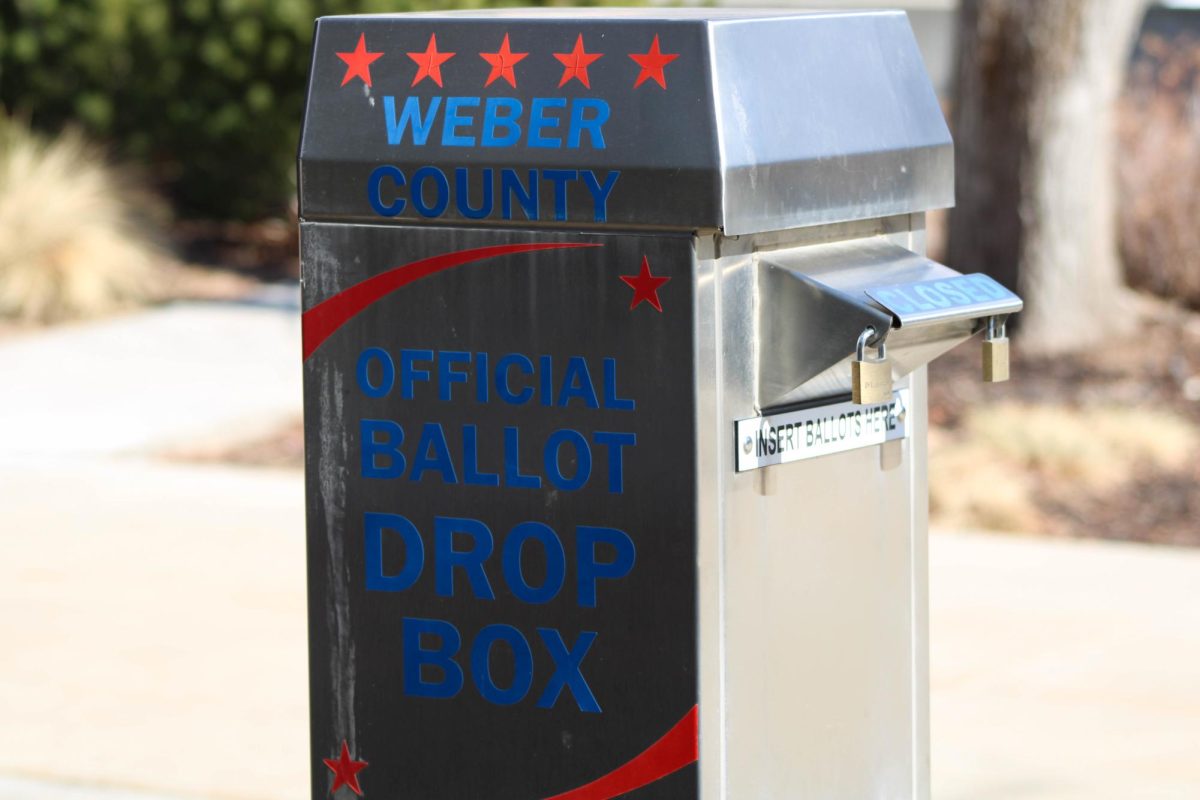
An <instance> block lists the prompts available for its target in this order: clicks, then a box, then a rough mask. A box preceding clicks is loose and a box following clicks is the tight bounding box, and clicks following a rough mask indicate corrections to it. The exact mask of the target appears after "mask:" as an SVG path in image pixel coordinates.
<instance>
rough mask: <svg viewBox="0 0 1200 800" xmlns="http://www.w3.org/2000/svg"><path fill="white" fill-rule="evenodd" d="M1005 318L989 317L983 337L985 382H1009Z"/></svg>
mask: <svg viewBox="0 0 1200 800" xmlns="http://www.w3.org/2000/svg"><path fill="white" fill-rule="evenodd" d="M1004 323H1005V320H1004V318H1003V317H999V318H997V317H988V321H987V333H986V334H984V337H983V380H984V382H985V383H1000V382H1001V381H1006V380H1008V336H1007V335H1006V334H1005V324H1004Z"/></svg>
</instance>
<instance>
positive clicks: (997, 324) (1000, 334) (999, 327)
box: [984, 314, 1008, 339]
mask: <svg viewBox="0 0 1200 800" xmlns="http://www.w3.org/2000/svg"><path fill="white" fill-rule="evenodd" d="M1007 327H1008V315H1007V314H996V315H993V316H990V317H988V318H987V332H986V333H985V334H984V338H985V339H1003V338H1005V337H1006V336H1008V332H1007V330H1006V329H1007Z"/></svg>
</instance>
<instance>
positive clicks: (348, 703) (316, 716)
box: [301, 36, 698, 800]
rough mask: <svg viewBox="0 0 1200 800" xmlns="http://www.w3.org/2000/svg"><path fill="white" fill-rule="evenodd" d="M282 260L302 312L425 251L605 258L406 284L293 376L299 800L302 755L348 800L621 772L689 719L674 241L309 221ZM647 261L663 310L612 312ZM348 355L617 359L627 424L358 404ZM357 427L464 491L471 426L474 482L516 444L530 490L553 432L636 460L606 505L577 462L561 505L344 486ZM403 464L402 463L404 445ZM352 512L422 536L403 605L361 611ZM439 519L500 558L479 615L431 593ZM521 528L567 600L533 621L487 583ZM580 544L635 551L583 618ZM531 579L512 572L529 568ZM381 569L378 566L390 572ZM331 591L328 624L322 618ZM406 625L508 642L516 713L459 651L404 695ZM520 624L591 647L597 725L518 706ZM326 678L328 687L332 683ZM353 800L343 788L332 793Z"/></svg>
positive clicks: (464, 402) (560, 361)
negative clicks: (445, 684) (510, 250)
mask: <svg viewBox="0 0 1200 800" xmlns="http://www.w3.org/2000/svg"><path fill="white" fill-rule="evenodd" d="M439 41H441V37H440V36H439ZM446 42H447V44H449V42H450V37H449V36H448V37H447V39H446ZM301 241H302V259H303V272H304V304H305V308H311V307H312V306H313V305H314V304H316V303H317V302H319V301H321V300H323V299H326V298H327V297H329V296H331V295H333V294H334V293H336V292H338V291H340V290H343V289H345V288H347V287H349V286H351V285H353V284H355V283H357V282H359V281H361V280H363V279H365V278H367V277H369V276H371V275H374V274H378V273H380V272H382V271H384V270H387V269H388V268H391V267H395V266H398V265H400V264H404V263H408V262H411V261H413V260H416V259H418V258H423V257H427V256H432V255H436V254H439V253H445V252H450V251H457V250H462V249H466V248H470V247H479V246H486V245H494V244H508V243H521V242H527V241H563V242H589V243H598V244H600V245H602V246H601V247H597V248H593V249H581V250H561V251H549V252H540V253H533V254H524V255H513V256H502V257H498V258H494V259H490V260H487V261H481V262H478V263H473V264H468V265H465V266H461V267H457V268H455V269H451V270H448V271H445V272H441V273H438V274H436V275H433V276H430V277H428V278H425V279H423V280H420V281H417V282H415V283H412V284H410V285H408V286H406V287H404V288H402V289H400V290H398V291H396V292H394V293H393V294H391V295H390V296H388V297H386V298H385V299H383V300H381V301H379V302H378V303H376V304H374V305H373V306H371V307H369V308H368V309H367V310H366V311H364V312H363V313H362V314H361V315H360V316H358V317H357V318H355V319H353V320H352V321H350V322H349V323H348V324H347V325H346V326H344V327H343V328H342V329H341V330H339V331H337V332H336V333H334V334H333V335H332V336H331V337H330V338H329V339H328V340H327V341H326V342H325V343H324V345H323V346H321V347H320V348H319V349H318V350H317V351H316V352H315V354H314V355H312V356H311V357H310V358H309V359H308V360H307V361H306V363H305V367H304V373H305V406H306V434H307V459H308V474H307V483H308V574H309V614H310V616H309V627H310V678H311V709H312V710H311V719H312V762H311V768H312V792H313V795H312V796H313V797H314V798H323V797H328V796H329V788H330V779H331V775H332V774H331V772H330V771H329V770H328V769H327V768H326V767H325V766H324V765H323V764H322V763H321V759H322V758H333V757H335V756H336V754H337V752H338V750H339V748H340V745H341V741H342V739H343V738H346V739H348V740H349V741H350V743H351V746H352V752H353V755H354V756H355V757H356V758H359V759H363V760H366V761H368V762H369V766H368V767H367V768H366V769H365V770H364V771H362V772H361V773H360V774H359V778H360V780H361V784H362V788H363V790H364V793H365V796H366V797H367V798H368V799H369V798H376V799H377V800H378V799H380V798H396V799H397V800H399V799H400V798H421V799H422V800H464V798H493V799H494V800H537V799H538V798H545V797H548V796H551V795H554V794H556V793H559V792H562V791H566V790H568V789H572V788H575V787H577V786H580V785H583V784H585V783H588V782H590V781H592V780H594V779H596V778H597V777H600V776H601V775H604V774H605V773H608V772H609V771H611V770H613V769H614V768H616V767H618V766H620V765H622V764H624V763H625V762H627V761H628V760H629V759H631V758H632V757H634V756H636V755H637V754H638V753H640V752H641V751H643V750H644V749H645V748H646V747H647V746H649V745H650V744H651V743H653V742H654V741H655V740H657V739H658V738H659V737H660V736H662V735H663V734H664V733H666V732H667V731H668V729H670V728H671V726H672V725H674V724H675V723H676V722H678V721H679V720H680V719H681V718H682V717H684V715H685V714H686V713H687V712H688V711H689V710H690V709H691V708H692V707H693V706H694V705H695V703H696V702H697V682H696V680H697V679H696V634H695V615H696V600H695V561H696V548H695V525H696V519H695V507H696V497H695V491H696V489H695V486H696V475H695V455H696V454H695V445H694V442H695V430H694V426H695V408H694V401H693V385H694V363H693V361H694V359H693V333H692V330H693V317H694V313H695V311H694V308H693V291H694V284H693V280H694V278H693V260H694V256H693V250H692V240H691V239H690V238H689V237H684V236H673V235H666V236H663V235H660V236H653V237H652V236H641V235H600V234H580V233H565V232H564V233H557V232H549V231H512V230H490V231H489V230H478V229H474V230H448V229H445V228H437V229H431V228H414V227H403V226H390V227H388V226H348V225H327V224H313V223H306V224H304V225H303V227H302V236H301ZM643 256H645V257H647V258H648V259H649V264H650V266H651V269H652V270H653V272H654V273H655V274H657V275H666V276H669V277H670V278H671V280H670V281H669V282H668V283H667V284H665V285H664V286H663V287H662V288H661V289H660V290H659V297H660V298H661V301H662V304H663V308H664V310H663V312H662V313H659V312H658V311H656V310H655V309H653V308H652V307H650V305H648V304H646V303H643V304H641V305H640V306H639V307H638V308H636V309H633V310H630V308H629V304H630V300H631V298H632V295H633V292H632V290H631V289H630V288H629V287H628V286H626V285H625V284H624V283H623V282H621V280H620V279H619V276H620V275H631V274H636V273H637V271H638V268H639V266H640V264H641V259H642V257H643ZM368 346H378V347H382V348H385V349H387V350H388V351H389V352H391V353H392V354H393V356H394V357H395V358H396V359H397V365H398V357H399V356H398V353H399V350H400V349H401V348H424V349H430V350H447V349H453V350H465V351H470V352H479V351H486V352H488V353H490V354H492V363H493V364H494V363H495V359H496V358H497V357H498V356H499V355H500V354H504V353H509V352H517V353H524V354H526V355H528V356H530V357H532V358H535V359H536V356H538V355H541V354H550V355H552V356H553V357H554V359H555V364H556V366H557V369H558V370H560V371H561V369H562V367H563V365H565V363H566V359H567V357H569V356H572V355H582V356H585V357H586V358H587V359H588V363H589V366H591V367H593V373H594V374H593V378H594V379H595V380H596V381H597V383H599V382H600V375H599V365H600V363H601V361H602V359H603V358H605V357H614V358H617V359H618V361H619V373H618V375H619V383H618V387H619V392H620V394H621V396H623V397H632V398H634V399H635V400H636V402H637V409H636V411H633V412H628V411H615V410H592V409H588V408H584V407H582V406H581V404H580V403H578V402H574V403H572V404H571V405H570V407H567V408H557V407H554V408H546V407H543V406H542V405H540V404H537V403H536V402H535V403H534V404H531V405H527V406H513V405H508V404H506V403H504V402H502V401H499V400H498V399H497V398H495V397H494V396H493V400H492V401H491V402H489V403H486V404H480V403H478V402H476V401H475V399H474V393H473V389H474V382H473V381H472V382H471V383H469V384H467V385H466V387H463V386H456V387H455V390H456V392H461V399H456V400H455V401H454V402H450V403H445V402H440V401H438V400H437V398H436V385H434V384H418V393H417V396H416V397H415V398H414V399H413V400H402V399H399V397H398V396H396V395H392V396H389V397H387V398H382V399H370V398H367V397H365V396H364V395H363V394H362V393H361V392H360V391H359V390H358V389H357V386H356V383H355V374H354V371H355V364H356V361H357V359H358V356H359V354H360V353H361V352H362V350H363V348H365V347H368ZM464 388H466V389H467V391H462V390H463V389H464ZM597 388H598V390H599V386H598V387H597ZM493 395H494V393H493ZM322 408H324V409H325V411H324V412H322V410H321V409H322ZM363 417H369V418H386V419H393V420H396V421H398V422H399V423H400V424H401V425H403V426H404V428H405V432H406V435H408V436H411V437H415V436H416V435H417V434H418V432H419V429H420V425H421V424H422V423H425V422H440V423H441V424H442V425H443V426H444V428H445V430H446V434H447V438H448V441H449V444H450V449H451V453H452V454H454V458H455V463H456V466H458V467H459V469H460V473H461V462H460V459H459V455H458V451H459V447H460V446H461V429H462V425H463V424H467V423H470V424H475V425H477V426H478V428H479V437H480V463H481V464H482V465H485V466H486V467H489V468H491V469H492V471H495V467H496V466H497V465H499V464H500V463H501V461H502V458H503V456H502V445H501V435H502V430H503V428H504V427H505V426H511V425H516V426H519V427H520V430H521V438H522V443H523V445H525V447H524V449H525V451H526V452H525V454H524V455H523V459H525V465H526V469H525V471H526V472H531V471H535V470H534V469H533V466H534V464H536V463H537V460H538V458H537V457H535V453H536V454H537V456H538V457H540V447H541V443H543V442H544V441H545V439H546V437H547V436H548V435H549V434H550V433H551V432H552V431H554V430H556V429H559V428H574V429H576V430H579V431H581V432H582V433H584V434H585V435H589V434H590V432H593V431H597V430H615V431H632V432H634V433H636V435H637V437H638V443H637V445H636V447H634V448H631V449H629V450H627V453H626V458H625V483H626V486H625V492H624V494H623V495H614V494H610V493H609V492H608V491H607V488H606V485H605V473H604V469H605V464H606V461H605V459H604V458H603V456H602V454H601V452H600V450H599V448H593V457H594V458H593V460H594V463H593V478H592V481H591V482H590V483H589V484H588V485H587V486H586V487H585V488H584V489H582V490H579V491H576V492H566V491H553V490H551V489H548V488H545V487H543V488H542V489H539V490H528V489H513V488H490V487H478V486H465V485H445V484H443V482H442V480H441V478H440V477H439V476H437V475H436V474H427V475H426V477H425V479H424V480H422V481H420V482H419V483H413V482H410V481H409V480H407V478H405V479H398V480H370V479H364V478H362V477H360V476H359V467H358V464H359V462H358V459H359V441H358V436H359V433H358V429H357V426H358V421H359V420H360V419H361V418H363ZM526 443H527V444H526ZM411 444H415V440H414V441H412V442H411ZM406 450H407V452H409V453H411V447H410V448H406ZM536 471H538V472H540V471H541V470H540V469H539V470H536ZM323 476H324V479H325V481H324V483H325V484H326V490H325V491H323V490H322V486H323V479H322V478H323ZM330 487H332V488H330ZM366 511H383V512H393V513H399V514H403V515H404V516H406V517H408V518H409V519H411V520H412V521H413V522H414V523H415V524H416V526H417V528H418V529H419V530H420V531H421V533H422V537H423V539H424V542H425V550H426V567H425V571H424V573H423V574H422V576H421V577H420V579H419V580H418V582H417V583H416V584H415V586H414V587H413V588H411V589H409V590H408V591H405V592H399V593H381V592H368V591H366V589H365V585H364V563H363V547H364V545H363V527H362V517H363V514H364V512H366ZM439 515H441V516H458V517H471V518H476V519H479V520H482V521H483V522H484V523H485V524H487V525H488V526H489V527H490V528H491V530H492V532H493V535H494V536H495V539H496V547H497V554H496V555H495V556H493V558H492V559H491V560H490V561H489V562H488V563H487V567H486V568H487V573H488V577H489V579H490V582H491V585H492V587H493V589H494V590H495V593H496V599H495V600H494V601H485V600H479V599H476V598H475V597H474V596H473V595H472V594H471V593H470V592H469V591H466V585H465V584H466V582H465V580H464V579H463V576H462V573H461V572H459V574H458V578H457V581H456V588H457V593H456V595H455V596H454V597H451V598H446V597H439V596H437V595H436V594H435V592H434V574H433V536H432V524H433V518H434V517H435V516H439ZM526 520H534V521H539V522H543V523H546V524H547V525H549V526H550V527H551V528H553V529H554V530H555V531H556V532H557V533H558V534H559V536H560V538H561V539H562V541H563V544H564V547H565V549H566V554H567V564H568V569H567V578H566V583H565V586H564V589H563V591H562V593H561V594H560V595H559V596H558V597H556V598H555V599H554V600H552V601H551V602H549V603H547V604H545V605H529V604H526V603H523V602H520V601H519V600H517V599H516V598H515V597H513V596H512V594H511V592H509V590H508V588H507V585H506V584H505V582H504V580H503V576H502V573H501V570H500V565H499V549H500V546H501V544H502V542H503V540H504V537H505V536H506V534H507V533H508V531H509V530H510V528H511V527H512V526H513V525H514V524H516V523H518V522H522V521H526ZM581 524H583V525H600V526H611V527H615V528H619V529H621V530H624V531H626V532H627V533H628V534H629V535H630V537H631V538H632V539H633V540H634V542H635V543H636V547H637V562H636V565H635V567H634V569H633V571H632V573H631V574H630V575H629V576H628V577H627V578H625V579H623V580H620V581H602V582H601V583H600V588H599V605H598V607H597V608H595V609H590V608H580V607H579V606H578V605H577V603H576V601H575V588H576V581H575V571H574V568H573V566H572V565H573V563H574V556H575V546H574V537H573V535H572V531H573V530H574V528H575V526H577V525H581ZM331 544H332V545H334V546H333V547H331ZM338 549H340V550H341V551H342V556H341V558H340V559H339V558H338V556H337V554H336V552H335V551H336V550H338ZM395 557H396V556H395V555H394V554H393V555H392V556H390V558H393V559H394V558H395ZM530 563H531V575H532V574H533V573H535V572H536V571H537V567H536V565H533V564H532V562H530ZM397 567H398V564H397V562H396V561H394V560H393V561H391V562H390V566H389V569H394V568H397ZM339 586H340V588H339ZM339 591H340V592H344V594H343V595H341V596H343V597H344V611H345V613H344V616H342V617H341V618H340V619H341V620H342V621H339V615H338V614H337V613H335V612H334V611H333V606H334V605H335V599H336V598H337V597H338V596H339ZM405 617H425V618H435V619H442V620H446V621H449V622H451V623H453V624H454V625H455V626H456V627H457V628H458V629H459V631H460V632H461V633H462V635H463V640H464V650H465V649H466V648H468V647H469V643H470V642H471V641H472V639H473V637H474V634H475V633H476V632H477V631H478V630H479V629H480V628H481V627H483V626H484V625H487V624H491V623H505V624H508V625H512V626H515V627H516V628H517V629H519V630H520V631H521V632H522V633H523V634H524V635H525V637H526V638H527V639H529V640H530V644H531V648H532V650H533V655H534V678H533V686H532V689H531V690H530V693H529V695H528V696H527V697H526V698H525V699H524V700H523V701H521V702H519V703H517V704H515V705H512V706H497V705H493V704H491V703H489V702H487V701H485V700H483V699H482V698H480V697H479V695H478V694H477V693H476V691H475V689H474V688H473V685H472V683H471V677H470V669H469V661H468V659H467V658H466V653H465V652H464V653H460V655H459V660H460V663H463V664H464V667H465V669H464V672H465V674H466V681H465V685H464V688H463V690H462V692H461V693H460V694H459V695H458V696H457V697H455V698H453V699H449V700H438V699H427V698H420V697H409V696H406V695H405V694H404V693H403V691H402V669H403V665H402V647H401V620H402V619H403V618H405ZM539 627H551V628H557V629H559V630H560V631H561V632H562V635H563V637H564V639H566V640H567V641H568V643H570V642H572V641H574V639H575V637H576V636H577V635H578V634H579V632H580V631H585V630H590V631H596V632H598V634H599V635H598V638H597V639H596V641H595V644H594V645H593V646H592V649H591V651H590V652H589V653H588V655H587V657H586V658H585V659H584V661H583V665H582V672H583V674H584V676H585V678H586V680H587V682H588V683H589V685H590V687H591V689H592V691H593V692H594V694H595V696H596V698H597V700H598V702H599V704H600V705H601V707H602V709H603V711H602V713H599V714H589V713H584V712H581V711H580V710H579V708H578V707H577V705H576V703H575V701H574V700H573V698H572V696H571V694H570V693H569V691H567V690H564V692H563V694H562V695H561V696H560V697H559V699H558V702H557V704H556V705H555V706H554V708H552V709H550V710H545V709H541V708H537V707H536V705H535V703H536V699H537V697H538V695H539V694H540V693H541V690H542V688H543V687H544V685H545V682H546V680H547V679H548V677H549V674H550V672H551V671H552V668H551V664H550V659H549V657H548V656H547V654H546V651H545V649H544V648H543V647H542V645H541V644H540V642H539V641H537V639H536V636H537V634H536V629H537V628H539ZM339 634H340V635H344V637H345V640H344V644H343V645H339V644H338V639H339ZM500 650H503V648H500ZM506 661H507V659H506V658H500V657H498V658H496V660H495V662H494V664H495V669H496V677H497V679H498V683H500V684H501V685H505V684H506V682H507V678H508V674H507V673H506V672H505V670H504V669H502V664H504V663H505V662H506ZM335 672H340V673H341V674H343V675H344V676H345V678H346V680H344V681H342V682H341V683H340V685H339V684H338V683H337V682H336V681H335ZM351 687H352V689H351ZM339 708H341V709H342V710H341V711H339ZM697 791H698V790H697V768H696V766H695V765H692V766H689V767H687V768H685V769H683V770H681V771H679V772H677V773H675V774H673V775H671V776H669V777H667V778H665V779H663V780H661V781H659V782H657V783H654V784H651V785H650V786H647V787H646V788H644V789H640V790H637V791H635V792H633V793H631V794H629V795H626V796H628V797H631V798H637V800H668V798H669V799H670V800H679V799H680V798H684V799H686V798H693V797H696V796H697ZM351 796H352V794H351V793H350V792H349V790H348V789H341V790H339V792H338V797H341V798H348V797H351Z"/></svg>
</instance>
